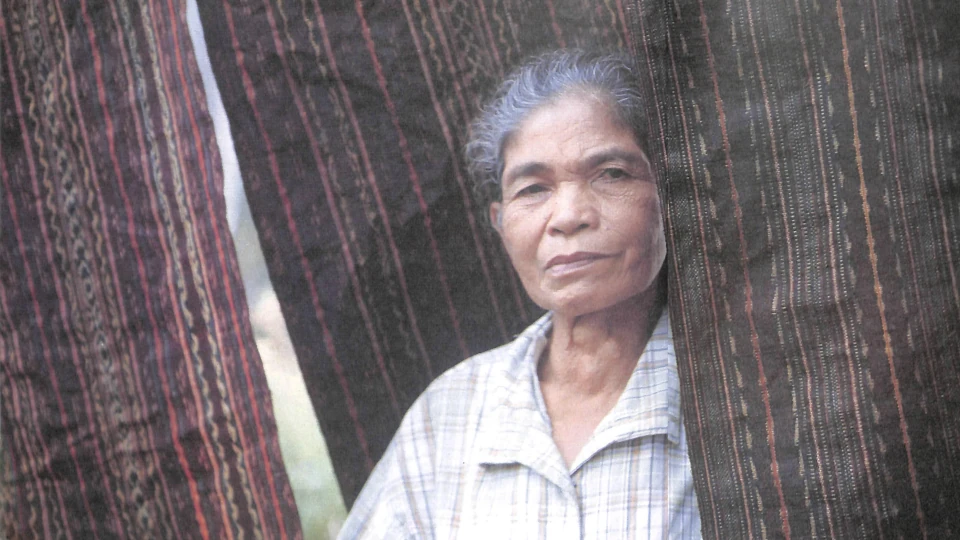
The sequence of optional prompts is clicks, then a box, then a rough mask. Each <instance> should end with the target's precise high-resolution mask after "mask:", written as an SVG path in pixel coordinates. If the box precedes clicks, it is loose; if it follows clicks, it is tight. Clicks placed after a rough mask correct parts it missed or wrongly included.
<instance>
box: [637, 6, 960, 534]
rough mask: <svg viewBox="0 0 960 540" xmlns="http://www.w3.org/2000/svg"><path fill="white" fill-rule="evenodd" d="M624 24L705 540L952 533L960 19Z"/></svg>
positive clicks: (784, 11) (806, 14)
mask: <svg viewBox="0 0 960 540" xmlns="http://www.w3.org/2000/svg"><path fill="white" fill-rule="evenodd" d="M630 7H631V9H630V10H628V12H629V13H633V14H634V15H636V16H635V17H632V18H631V26H630V27H631V31H632V35H633V36H634V40H633V41H634V43H635V44H636V46H635V49H634V50H635V52H636V55H637V59H638V64H639V65H640V66H641V68H642V69H643V70H644V80H645V81H646V83H645V87H644V93H645V94H646V96H647V98H648V100H649V102H650V103H651V105H652V106H651V108H650V111H649V118H650V124H651V125H652V126H653V127H654V129H655V130H656V131H658V132H659V135H658V136H655V137H654V138H653V139H654V141H655V143H654V144H653V146H654V147H655V148H653V155H654V159H655V162H656V165H657V168H658V170H659V171H660V172H661V176H662V180H663V190H662V195H663V200H664V202H665V204H666V220H667V234H668V245H669V248H670V254H669V256H668V264H669V267H670V276H671V277H670V312H671V318H672V322H673V325H674V335H675V337H676V345H677V351H678V361H679V367H680V370H681V379H682V397H683V407H684V415H685V421H686V427H687V434H688V437H689V438H690V448H691V459H692V461H693V467H694V472H695V479H696V487H697V495H698V498H699V504H700V506H701V515H702V522H703V532H704V537H705V538H811V537H817V538H820V537H824V538H828V537H832V538H951V537H956V536H957V535H960V466H958V461H957V458H958V455H960V438H958V434H960V384H958V383H960V377H958V369H960V333H958V327H960V323H958V320H960V289H958V287H960V284H958V281H960V275H958V271H960V180H958V177H957V172H958V165H960V154H958V150H957V135H958V133H960V129H958V128H960V111H958V108H957V107H958V104H960V99H958V98H960V77H958V69H960V42H958V38H957V32H956V28H955V26H956V24H957V22H958V21H960V4H957V3H956V2H954V1H952V0H940V1H932V2H920V1H914V0H902V1H875V0H831V1H828V2H821V1H819V0H793V1H788V2H775V1H768V0H734V1H732V2H712V1H707V0H700V1H696V2H668V1H661V0H635V1H634V2H633V3H632V4H631V6H630Z"/></svg>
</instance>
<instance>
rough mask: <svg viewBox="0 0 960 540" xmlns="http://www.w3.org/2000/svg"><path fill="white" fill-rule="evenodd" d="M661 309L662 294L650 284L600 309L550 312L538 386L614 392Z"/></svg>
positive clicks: (589, 392)
mask: <svg viewBox="0 0 960 540" xmlns="http://www.w3.org/2000/svg"><path fill="white" fill-rule="evenodd" d="M662 309H663V302H662V298H661V297H660V295H659V294H658V291H657V290H656V287H651V289H649V290H647V291H645V292H643V293H641V294H640V295H638V296H636V297H633V298H630V299H629V300H627V301H624V302H621V303H620V304H617V305H616V306H613V307H611V308H608V309H606V310H604V311H602V312H598V313H590V314H586V315H577V316H566V315H564V314H563V313H559V312H557V313H554V315H553V328H552V331H551V336H550V346H549V349H548V351H547V354H546V355H545V357H544V358H542V360H541V362H540V365H539V366H538V370H537V371H538V375H539V377H540V382H541V384H544V383H546V384H558V385H562V386H566V387H569V388H570V389H571V390H573V389H579V392H582V393H583V394H584V395H592V394H596V393H609V392H615V393H616V395H617V396H619V394H620V392H621V391H622V390H623V387H624V386H625V385H626V383H627V380H628V379H629V378H630V375H631V374H632V373H633V370H634V368H635V367H636V364H637V360H638V359H639V358H640V354H641V353H642V352H643V349H644V347H646V344H647V340H648V339H649V338H650V334H651V333H652V332H653V328H654V327H655V326H656V323H657V320H658V319H659V317H660V313H661V311H662Z"/></svg>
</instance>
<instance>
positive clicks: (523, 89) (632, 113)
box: [464, 49, 647, 210]
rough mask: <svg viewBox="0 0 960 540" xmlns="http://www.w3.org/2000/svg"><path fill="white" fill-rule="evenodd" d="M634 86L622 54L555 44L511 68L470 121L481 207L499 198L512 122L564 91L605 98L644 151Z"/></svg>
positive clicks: (470, 157)
mask: <svg viewBox="0 0 960 540" xmlns="http://www.w3.org/2000/svg"><path fill="white" fill-rule="evenodd" d="M639 88H640V85H639V80H638V78H637V73H636V71H635V69H634V68H633V63H632V60H631V59H630V58H629V57H628V56H627V55H626V54H623V53H602V52H597V51H584V50H580V49H560V50H556V51H552V52H549V53H545V54H542V55H539V56H535V57H533V58H531V59H530V60H528V61H527V62H525V63H524V64H522V65H521V66H519V67H518V68H516V69H515V70H514V71H513V72H511V73H510V75H508V76H507V78H506V80H504V82H503V83H502V84H501V85H500V87H499V89H498V90H497V92H496V93H495V94H494V95H493V98H492V99H491V100H490V101H489V102H488V103H487V104H486V105H485V106H484V107H483V108H482V109H481V111H480V114H479V115H478V116H477V118H476V119H475V120H474V121H473V123H472V124H471V136H470V140H469V141H468V142H467V145H466V147H465V152H464V153H465V156H466V158H467V170H468V172H469V173H470V177H471V179H472V180H473V187H474V193H475V194H476V196H477V199H478V202H479V203H480V204H481V208H483V209H484V210H485V209H486V208H487V207H488V206H489V205H490V203H491V202H494V201H498V200H500V198H501V190H500V180H501V178H500V177H501V175H502V174H503V167H504V163H503V150H504V148H505V147H506V144H507V143H508V142H509V140H510V137H511V136H512V135H513V134H514V132H515V131H516V129H517V127H518V126H519V125H520V123H521V122H523V120H524V119H525V118H526V117H527V116H529V115H530V113H532V112H533V111H535V110H536V109H539V108H540V107H543V106H544V105H549V104H550V103H551V102H553V101H555V100H556V99H558V98H560V97H562V96H564V95H569V94H571V93H579V92H582V93H585V94H588V95H595V96H597V97H598V98H600V99H603V100H605V101H607V102H608V103H609V105H610V107H611V109H612V112H613V114H614V116H615V117H616V118H617V119H618V120H619V121H620V122H622V123H623V125H624V126H626V127H628V128H630V129H632V130H633V132H634V135H635V136H636V138H637V144H638V145H640V148H642V149H644V150H646V147H647V145H646V142H647V141H646V139H647V122H646V116H645V111H644V106H643V105H644V104H643V99H642V98H641V96H640V91H639Z"/></svg>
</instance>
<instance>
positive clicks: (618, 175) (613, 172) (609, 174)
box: [603, 167, 630, 180]
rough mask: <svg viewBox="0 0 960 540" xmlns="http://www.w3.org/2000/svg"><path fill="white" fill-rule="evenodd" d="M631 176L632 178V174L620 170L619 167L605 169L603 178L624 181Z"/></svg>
mask: <svg viewBox="0 0 960 540" xmlns="http://www.w3.org/2000/svg"><path fill="white" fill-rule="evenodd" d="M629 176H630V174H629V173H627V171H625V170H623V169H620V168H617V167H610V168H607V169H604V170H603V177H604V178H609V179H611V180H622V179H624V178H627V177H629Z"/></svg>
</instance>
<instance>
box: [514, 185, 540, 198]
mask: <svg viewBox="0 0 960 540" xmlns="http://www.w3.org/2000/svg"><path fill="white" fill-rule="evenodd" d="M546 189H547V188H545V187H543V186H541V185H540V184H530V185H529V186H526V187H524V188H522V189H521V190H519V191H517V196H518V197H523V196H527V195H536V194H537V193H540V192H542V191H545V190H546Z"/></svg>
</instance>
